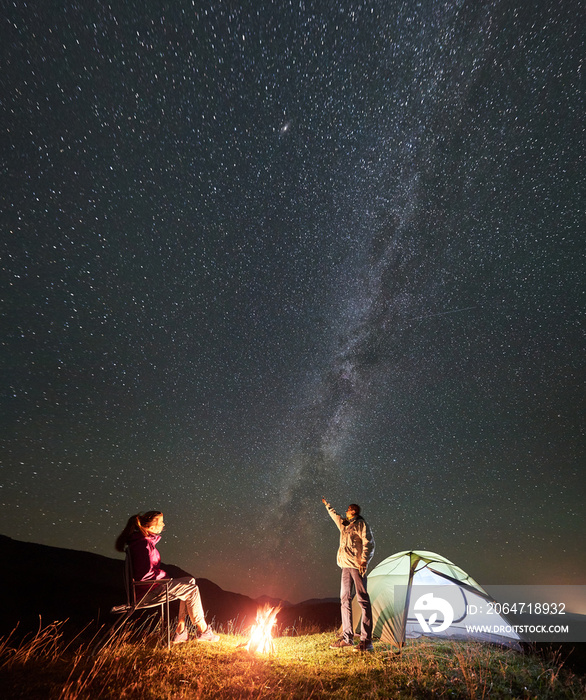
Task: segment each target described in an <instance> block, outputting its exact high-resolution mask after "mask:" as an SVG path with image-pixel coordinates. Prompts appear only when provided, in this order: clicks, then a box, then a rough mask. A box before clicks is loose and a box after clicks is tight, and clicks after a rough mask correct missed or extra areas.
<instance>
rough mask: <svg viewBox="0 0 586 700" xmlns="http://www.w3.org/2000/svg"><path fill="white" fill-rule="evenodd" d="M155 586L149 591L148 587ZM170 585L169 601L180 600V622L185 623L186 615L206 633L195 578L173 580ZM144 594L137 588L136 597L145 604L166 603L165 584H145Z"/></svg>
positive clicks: (148, 582)
mask: <svg viewBox="0 0 586 700" xmlns="http://www.w3.org/2000/svg"><path fill="white" fill-rule="evenodd" d="M152 584H155V585H154V586H153V587H152V589H151V590H150V591H149V590H148V588H147V586H149V585H152ZM168 585H169V600H179V601H181V602H180V604H179V622H185V615H186V613H187V614H188V615H189V619H190V620H191V621H192V622H193V624H194V625H195V626H196V627H197V629H198V630H199V631H200V632H204V631H205V629H206V628H207V623H206V621H205V616H204V613H203V607H202V604H201V597H200V595H199V588H198V587H197V584H196V583H195V579H194V578H190V577H188V576H184V577H183V578H174V579H171V582H170V583H169V584H168ZM144 586H145V589H144V592H143V593H141V590H140V589H141V588H142V586H137V587H136V597H137V599H139V600H141V599H142V600H143V602H145V603H146V602H148V603H151V602H152V603H163V602H164V601H165V586H164V584H160V585H157V584H156V582H155V581H152V582H151V581H145V582H144ZM143 596H144V597H143Z"/></svg>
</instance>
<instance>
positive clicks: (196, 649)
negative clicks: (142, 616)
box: [0, 623, 586, 700]
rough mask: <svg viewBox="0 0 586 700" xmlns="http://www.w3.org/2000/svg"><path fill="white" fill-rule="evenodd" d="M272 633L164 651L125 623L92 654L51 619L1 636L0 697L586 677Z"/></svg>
mask: <svg viewBox="0 0 586 700" xmlns="http://www.w3.org/2000/svg"><path fill="white" fill-rule="evenodd" d="M288 632H289V634H292V633H294V634H295V636H281V637H277V638H276V639H275V640H274V643H275V652H274V654H272V655H267V656H262V655H256V654H249V653H248V652H247V651H246V650H245V649H244V648H243V645H244V644H245V643H246V641H247V637H246V636H244V635H242V634H237V633H234V632H232V633H224V634H221V639H220V642H219V643H217V644H204V643H198V642H188V643H187V644H182V645H179V646H177V647H174V648H172V649H171V651H167V649H166V647H165V646H164V645H161V644H160V642H159V637H158V635H153V634H151V633H148V632H145V631H144V630H143V631H141V632H140V633H139V634H138V637H139V639H137V638H136V637H137V634H136V632H134V633H130V632H128V631H126V632H124V633H123V634H122V635H121V636H119V637H117V638H116V639H115V640H114V641H111V642H109V643H108V644H107V645H106V646H105V647H103V648H101V649H100V650H99V651H98V652H97V653H95V654H92V650H93V649H94V648H95V647H94V646H93V643H92V642H88V641H87V640H86V641H83V640H82V639H81V637H80V638H77V639H74V640H73V641H71V640H69V641H66V638H65V635H64V625H63V623H55V624H53V625H49V626H48V627H45V628H43V629H40V630H39V631H38V632H37V633H36V634H34V635H31V636H29V637H28V638H25V639H24V640H22V641H20V642H18V643H16V642H12V641H11V640H12V637H8V638H5V639H2V640H0V695H2V697H3V698H5V700H11V699H12V698H27V700H36V699H37V698H38V699H39V700H40V699H41V698H42V700H51V699H55V700H98V699H104V700H135V699H136V700H162V699H168V700H183V699H185V700H192V699H193V700H195V699H198V700H199V699H200V698H201V699H204V698H210V699H211V698H213V699H214V700H218V699H224V698H255V699H256V698H271V699H273V698H336V699H342V698H346V699H351V698H385V699H386V698H456V699H459V698H475V699H476V698H487V699H488V698H490V699H491V700H492V699H493V698H527V699H529V698H536V699H538V700H543V699H546V698H576V699H577V698H584V697H586V683H585V680H584V678H581V677H579V676H576V675H574V674H572V673H571V672H570V671H568V670H566V669H564V668H563V667H562V666H561V665H560V664H559V662H557V661H556V659H555V657H552V658H550V659H549V660H544V659H543V658H540V657H538V656H535V655H527V654H520V653H518V652H515V651H512V650H508V649H501V648H498V647H494V646H490V645H486V644H480V643H472V642H445V641H441V642H440V641H436V640H426V639H421V640H418V641H415V642H413V643H409V644H408V645H407V646H406V647H405V648H404V649H403V652H402V653H401V654H400V655H396V654H393V653H392V652H391V650H390V648H389V647H387V646H386V645H384V644H381V643H375V652H374V653H371V654H359V653H354V652H352V650H349V649H342V650H332V649H330V648H329V644H330V643H331V641H332V640H333V639H334V634H333V633H330V634H323V633H319V634H297V631H295V630H288Z"/></svg>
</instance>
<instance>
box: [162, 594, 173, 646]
mask: <svg viewBox="0 0 586 700" xmlns="http://www.w3.org/2000/svg"><path fill="white" fill-rule="evenodd" d="M161 612H162V611H161ZM165 621H166V622H167V651H168V650H169V649H171V616H170V614H169V595H168V594H167V596H166V598H165Z"/></svg>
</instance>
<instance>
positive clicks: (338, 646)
mask: <svg viewBox="0 0 586 700" xmlns="http://www.w3.org/2000/svg"><path fill="white" fill-rule="evenodd" d="M353 647H354V644H352V643H351V642H347V641H346V640H345V639H338V641H337V642H333V643H332V644H330V649H347V648H353Z"/></svg>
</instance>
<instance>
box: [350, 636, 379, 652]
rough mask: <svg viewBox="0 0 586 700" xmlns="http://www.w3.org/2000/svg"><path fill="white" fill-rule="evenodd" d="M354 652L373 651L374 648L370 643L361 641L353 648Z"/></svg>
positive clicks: (365, 640) (364, 640)
mask: <svg viewBox="0 0 586 700" xmlns="http://www.w3.org/2000/svg"><path fill="white" fill-rule="evenodd" d="M354 651H374V647H373V646H372V642H369V641H368V640H367V639H361V640H360V641H359V642H358V644H357V646H355V647H354Z"/></svg>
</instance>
